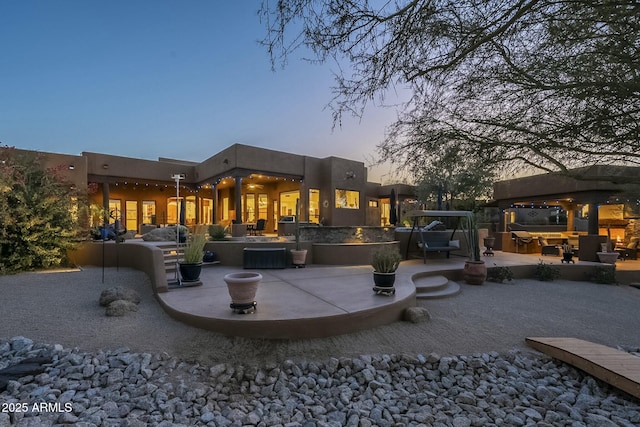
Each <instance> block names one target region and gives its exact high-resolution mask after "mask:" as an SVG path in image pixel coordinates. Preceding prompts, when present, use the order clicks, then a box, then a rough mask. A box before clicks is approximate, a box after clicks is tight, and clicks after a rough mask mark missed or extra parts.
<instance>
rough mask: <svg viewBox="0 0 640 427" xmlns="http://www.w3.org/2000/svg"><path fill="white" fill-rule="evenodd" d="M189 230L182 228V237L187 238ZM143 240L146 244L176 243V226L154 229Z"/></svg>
mask: <svg viewBox="0 0 640 427" xmlns="http://www.w3.org/2000/svg"><path fill="white" fill-rule="evenodd" d="M188 232H189V229H188V228H187V227H185V226H183V225H181V226H180V234H181V235H182V237H184V236H186V235H187V233H188ZM142 240H144V241H145V242H175V241H176V226H175V225H172V226H168V227H160V228H154V229H153V230H151V231H149V232H148V233H145V234H143V235H142Z"/></svg>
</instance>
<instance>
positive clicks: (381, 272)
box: [371, 245, 402, 295]
mask: <svg viewBox="0 0 640 427" xmlns="http://www.w3.org/2000/svg"><path fill="white" fill-rule="evenodd" d="M400 261H402V255H400V252H398V250H397V249H396V248H395V247H393V246H389V245H385V246H383V247H381V248H379V249H377V250H376V251H375V252H374V253H373V257H372V259H371V266H372V267H373V282H374V283H375V287H374V288H373V291H374V292H375V293H376V294H378V295H393V294H395V287H394V286H393V285H394V283H395V281H396V270H397V269H398V266H399V265H400Z"/></svg>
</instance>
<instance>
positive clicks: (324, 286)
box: [157, 266, 416, 339]
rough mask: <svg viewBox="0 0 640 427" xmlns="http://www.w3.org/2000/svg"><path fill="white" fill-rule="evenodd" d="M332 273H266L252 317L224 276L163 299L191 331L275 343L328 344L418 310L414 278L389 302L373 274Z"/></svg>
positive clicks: (404, 278)
mask: <svg viewBox="0 0 640 427" xmlns="http://www.w3.org/2000/svg"><path fill="white" fill-rule="evenodd" d="M330 269H331V272H330V273H329V271H328V267H308V268H306V269H300V270H296V269H288V270H279V271H277V272H274V273H272V272H270V271H267V270H260V272H261V273H262V274H263V282H262V283H261V284H260V287H259V289H258V295H257V296H256V301H257V304H258V305H257V310H256V312H255V313H252V314H237V313H233V311H232V310H231V309H230V307H229V303H230V299H229V297H228V294H227V289H226V285H225V284H224V283H221V277H222V275H223V274H222V272H220V273H219V274H217V275H216V277H213V276H212V275H213V274H214V273H212V272H211V271H209V272H207V274H209V277H201V279H202V281H203V283H204V285H203V286H199V287H195V288H184V289H177V290H176V289H172V291H171V292H168V293H165V294H161V295H157V298H158V301H159V302H160V305H161V306H162V308H163V309H164V310H165V311H166V312H167V313H168V314H169V315H170V316H171V317H172V318H174V319H176V320H178V321H180V322H183V323H186V324H188V325H191V326H195V327H198V328H201V329H206V330H210V331H214V332H218V333H220V334H223V335H227V336H240V337H247V338H269V339H300V338H322V337H328V336H335V335H342V334H348V333H352V332H357V331H360V330H365V329H370V328H374V327H377V326H382V325H386V324H389V323H393V322H395V321H398V320H402V317H403V314H404V311H405V309H407V308H408V307H414V306H415V305H416V298H415V286H414V285H413V282H412V281H411V277H410V275H406V274H405V275H399V276H398V277H397V280H396V294H395V295H394V296H391V297H386V296H379V295H375V294H374V292H373V289H372V288H373V278H372V274H371V271H370V269H362V268H360V269H359V270H360V271H362V273H360V274H353V268H349V267H335V266H334V267H331V268H330ZM209 270H218V268H213V269H209ZM341 270H342V271H341ZM365 270H369V271H368V272H367V273H364V271H365ZM224 271H231V270H229V269H225V270H224ZM236 271H237V270H236ZM298 273H301V274H298ZM342 273H344V274H342ZM218 276H219V277H218ZM296 276H298V277H296ZM335 284H339V285H340V286H339V287H334V285H335ZM332 288H333V289H332ZM283 302H286V303H283Z"/></svg>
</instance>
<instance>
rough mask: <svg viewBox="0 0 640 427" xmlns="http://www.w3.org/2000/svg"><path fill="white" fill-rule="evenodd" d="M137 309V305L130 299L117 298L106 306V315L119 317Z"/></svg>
mask: <svg viewBox="0 0 640 427" xmlns="http://www.w3.org/2000/svg"><path fill="white" fill-rule="evenodd" d="M135 311H138V305H137V304H135V303H132V302H131V301H125V300H117V301H113V302H112V303H111V304H109V305H108V306H107V310H106V312H107V316H111V317H121V316H124V315H126V314H127V313H131V312H135Z"/></svg>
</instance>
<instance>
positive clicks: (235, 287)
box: [224, 272, 262, 305]
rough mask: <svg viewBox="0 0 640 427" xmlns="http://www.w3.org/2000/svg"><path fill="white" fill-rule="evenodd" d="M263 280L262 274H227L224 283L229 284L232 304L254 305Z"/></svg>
mask: <svg viewBox="0 0 640 427" xmlns="http://www.w3.org/2000/svg"><path fill="white" fill-rule="evenodd" d="M261 280H262V274H260V273H252V272H242V273H229V274H226V275H225V276H224V281H225V282H226V283H227V289H228V290H229V296H230V297H231V304H233V305H250V304H253V302H254V301H255V298H256V292H257V291H258V285H259V284H260V281H261Z"/></svg>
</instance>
